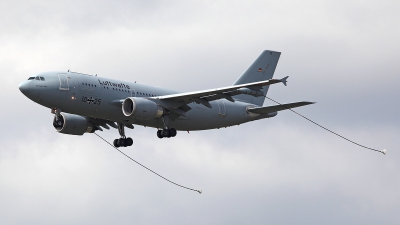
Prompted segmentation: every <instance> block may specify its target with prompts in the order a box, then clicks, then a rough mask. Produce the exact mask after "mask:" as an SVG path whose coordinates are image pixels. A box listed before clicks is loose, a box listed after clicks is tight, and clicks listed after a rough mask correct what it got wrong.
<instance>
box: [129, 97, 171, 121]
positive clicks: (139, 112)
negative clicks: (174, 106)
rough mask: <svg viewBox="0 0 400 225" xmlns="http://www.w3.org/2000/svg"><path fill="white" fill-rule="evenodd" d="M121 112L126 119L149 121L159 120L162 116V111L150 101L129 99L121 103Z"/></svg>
mask: <svg viewBox="0 0 400 225" xmlns="http://www.w3.org/2000/svg"><path fill="white" fill-rule="evenodd" d="M122 112H123V113H124V115H125V116H128V117H132V118H135V119H141V120H149V119H153V118H160V117H161V116H162V115H163V114H164V109H163V108H162V107H161V106H159V105H157V104H156V103H155V102H153V101H151V100H148V99H145V98H136V97H129V98H127V99H125V100H124V102H123V103H122Z"/></svg>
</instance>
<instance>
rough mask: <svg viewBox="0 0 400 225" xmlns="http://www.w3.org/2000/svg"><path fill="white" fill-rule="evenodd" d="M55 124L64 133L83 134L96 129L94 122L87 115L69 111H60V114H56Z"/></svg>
mask: <svg viewBox="0 0 400 225" xmlns="http://www.w3.org/2000/svg"><path fill="white" fill-rule="evenodd" d="M53 126H54V128H56V130H57V131H58V132H59V133H63V134H72V135H83V134H84V133H93V132H94V131H95V129H94V126H93V124H92V123H91V122H89V121H88V120H87V119H86V118H85V117H83V116H78V115H75V114H69V113H60V115H59V116H57V115H56V116H54V119H53Z"/></svg>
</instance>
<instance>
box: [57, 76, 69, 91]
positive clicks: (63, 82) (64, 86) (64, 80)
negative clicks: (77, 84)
mask: <svg viewBox="0 0 400 225" xmlns="http://www.w3.org/2000/svg"><path fill="white" fill-rule="evenodd" d="M58 79H59V80H60V90H61V91H68V90H69V84H68V77H67V74H58Z"/></svg>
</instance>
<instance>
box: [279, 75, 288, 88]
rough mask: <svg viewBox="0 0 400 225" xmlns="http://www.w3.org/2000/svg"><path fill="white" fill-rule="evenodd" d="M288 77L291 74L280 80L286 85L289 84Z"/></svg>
mask: <svg viewBox="0 0 400 225" xmlns="http://www.w3.org/2000/svg"><path fill="white" fill-rule="evenodd" d="M288 77H289V76H286V77H284V78H282V79H281V80H280V81H281V82H282V83H283V84H284V85H285V86H287V84H286V83H287V79H288Z"/></svg>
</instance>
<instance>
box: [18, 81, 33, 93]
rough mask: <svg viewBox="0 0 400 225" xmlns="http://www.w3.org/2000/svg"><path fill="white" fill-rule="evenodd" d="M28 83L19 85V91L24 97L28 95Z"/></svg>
mask: <svg viewBox="0 0 400 225" xmlns="http://www.w3.org/2000/svg"><path fill="white" fill-rule="evenodd" d="M29 83H30V82H29V81H27V80H26V81H24V82H22V83H20V84H19V90H20V91H21V92H22V93H23V94H24V95H26V96H27V95H28V93H29V89H30V88H29Z"/></svg>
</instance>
